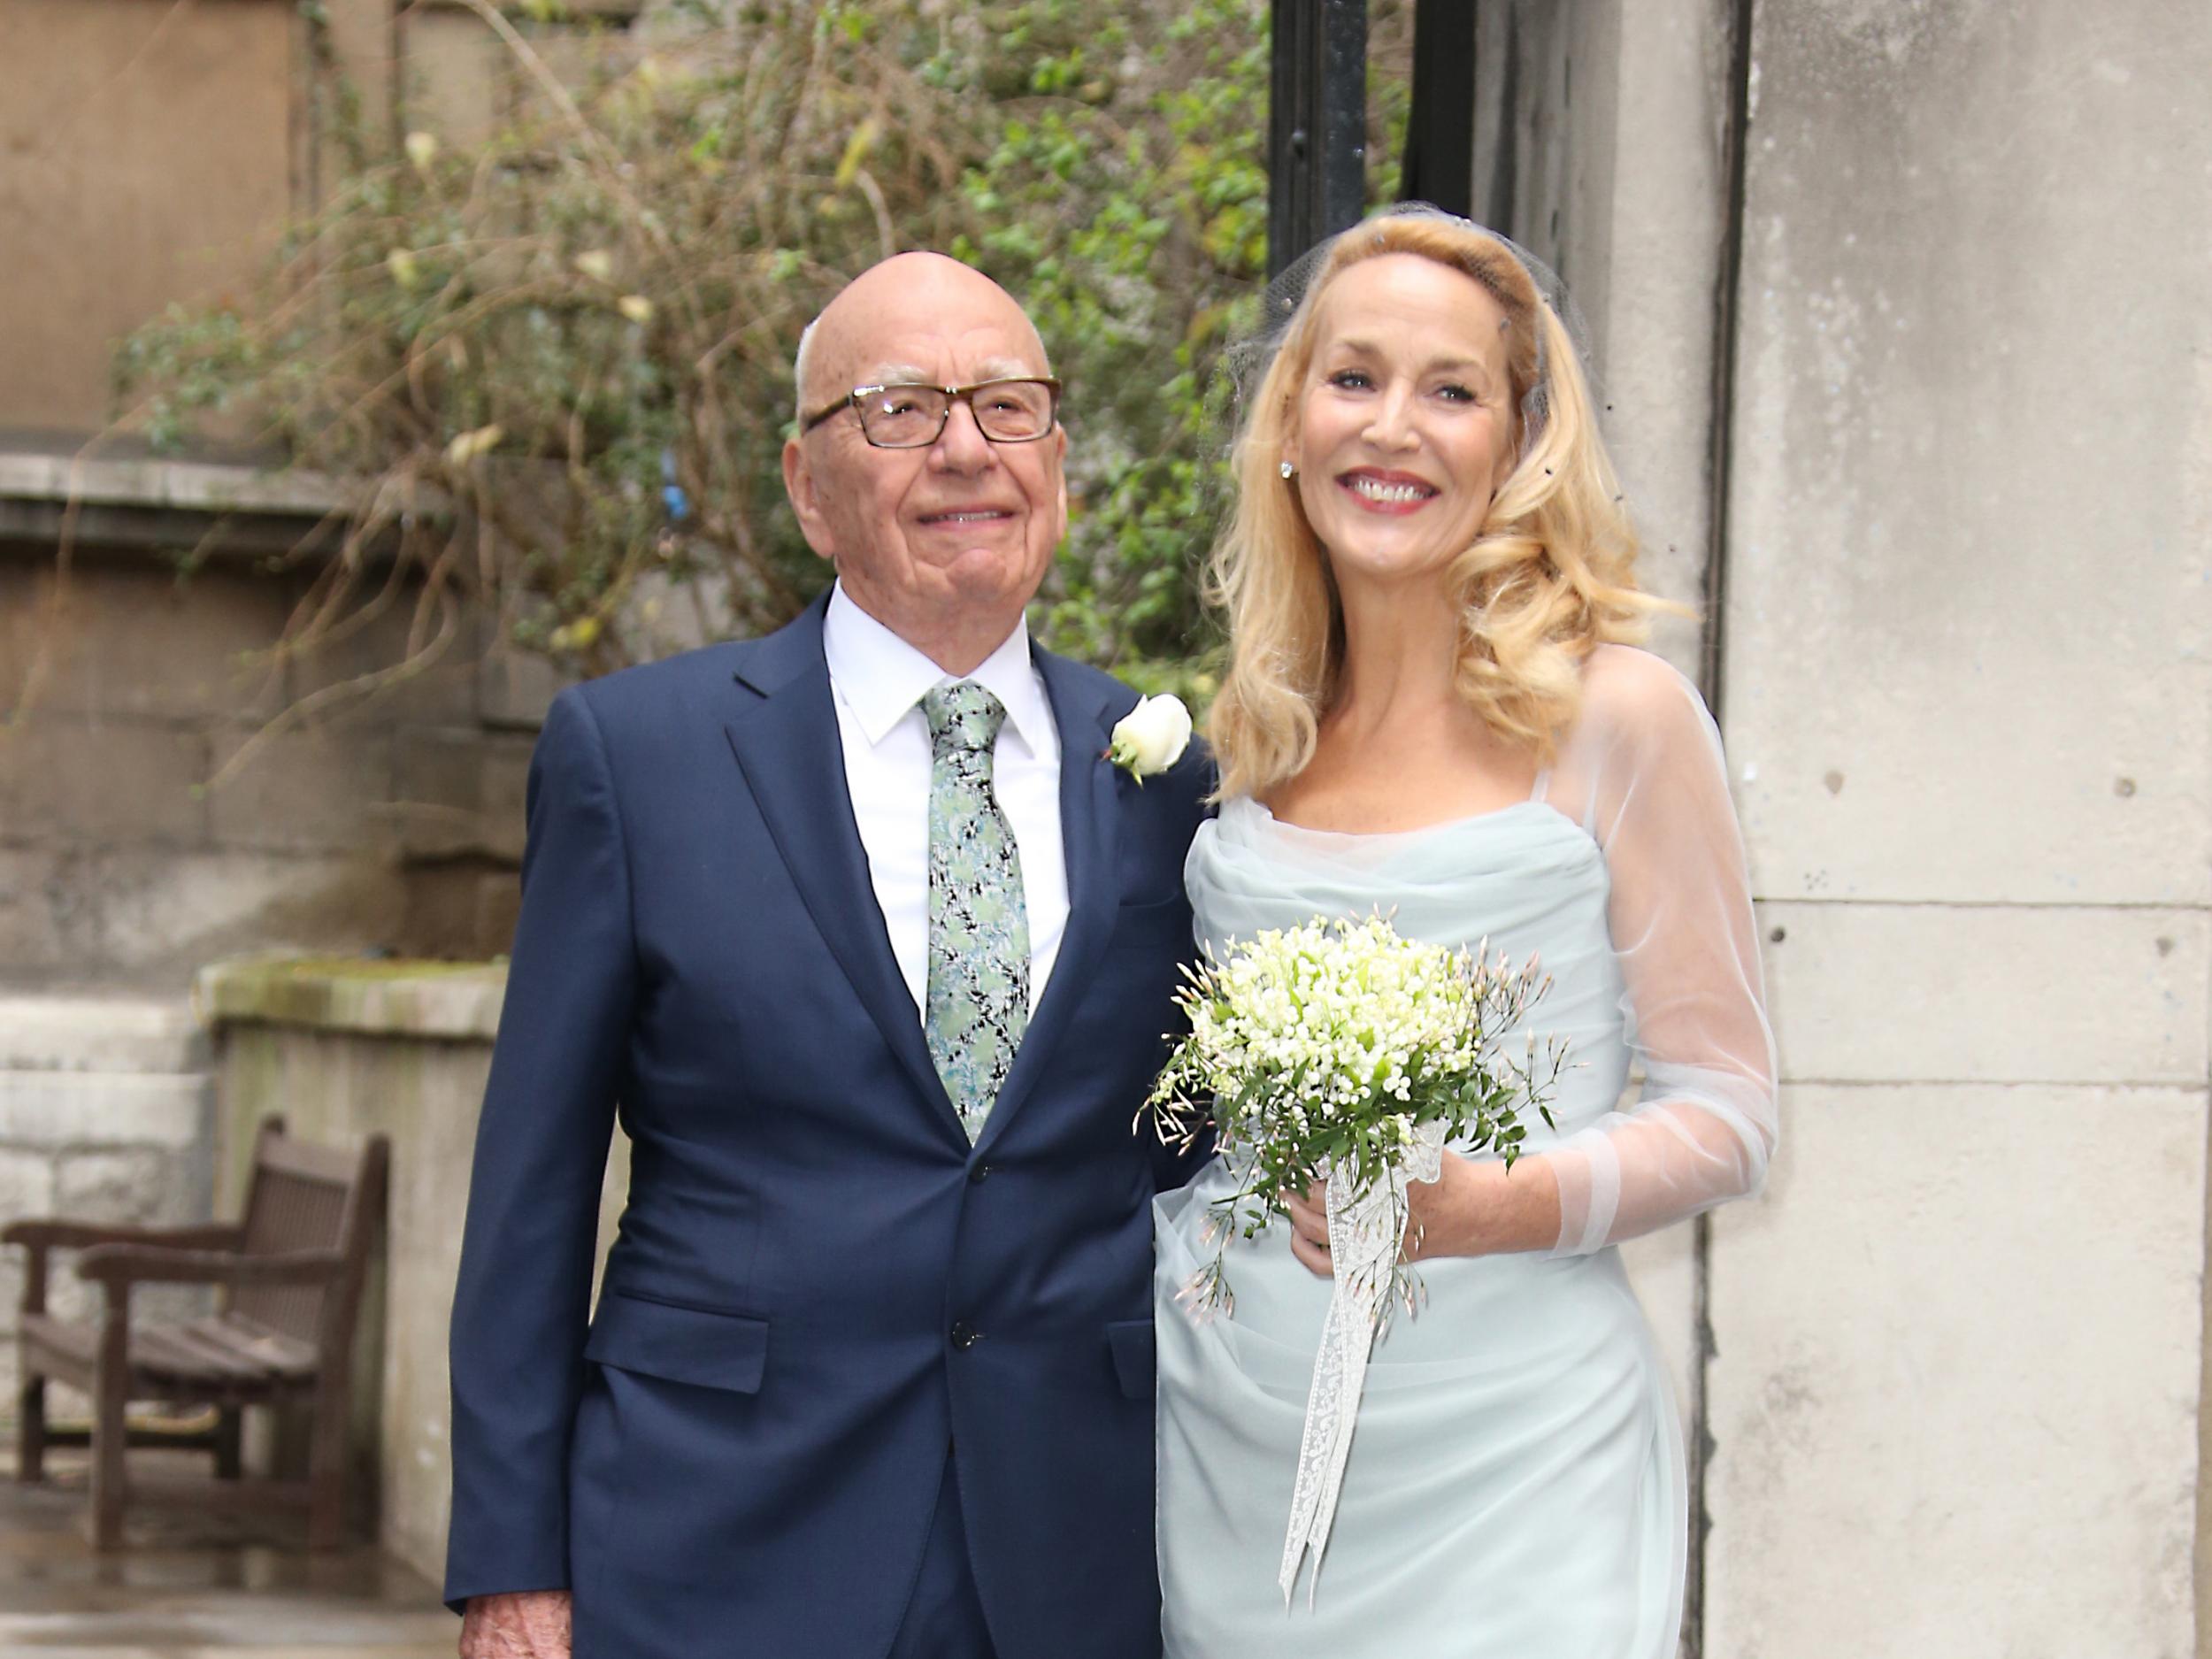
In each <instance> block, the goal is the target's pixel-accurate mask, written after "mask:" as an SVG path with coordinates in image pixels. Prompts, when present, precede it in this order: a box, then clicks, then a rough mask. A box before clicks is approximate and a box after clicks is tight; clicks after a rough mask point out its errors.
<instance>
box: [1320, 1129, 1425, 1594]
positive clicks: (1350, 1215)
mask: <svg viewBox="0 0 2212 1659" xmlns="http://www.w3.org/2000/svg"><path fill="white" fill-rule="evenodd" d="M1443 1152H1444V1125H1442V1124H1440V1123H1431V1124H1424V1125H1421V1127H1420V1128H1419V1130H1418V1131H1417V1139H1416V1140H1415V1142H1414V1144H1413V1146H1412V1148H1410V1149H1409V1151H1408V1153H1407V1155H1406V1158H1405V1161H1404V1162H1403V1163H1402V1164H1397V1165H1395V1166H1394V1167H1393V1168H1392V1169H1391V1171H1390V1173H1389V1176H1388V1178H1387V1179H1384V1180H1381V1181H1379V1182H1377V1183H1376V1184H1375V1185H1374V1186H1373V1187H1371V1188H1369V1189H1368V1190H1367V1191H1366V1192H1365V1193H1363V1194H1359V1195H1358V1196H1356V1197H1355V1196H1354V1195H1353V1193H1352V1189H1351V1181H1350V1179H1349V1178H1348V1176H1347V1175H1346V1173H1345V1172H1344V1171H1342V1170H1332V1171H1330V1172H1329V1187H1328V1194H1329V1262H1330V1264H1331V1266H1332V1268H1333V1271H1334V1272H1335V1274H1336V1279H1335V1287H1334V1289H1333V1290H1332V1292H1331V1293H1330V1295H1329V1316H1328V1317H1327V1319H1326V1320H1325V1321H1324V1322H1323V1324H1322V1326H1321V1349H1320V1352H1319V1353H1318V1354H1317V1355H1316V1356H1314V1362H1313V1391H1312V1392H1311V1393H1310V1394H1308V1395H1307V1396H1306V1428H1305V1433H1304V1434H1303V1436H1302V1438H1301V1439H1300V1440H1299V1444H1298V1483H1297V1486H1295V1487H1294V1489H1293V1491H1292V1494H1291V1500H1290V1530H1289V1532H1288V1533H1287V1535H1286V1537H1285V1538H1284V1540H1283V1566H1282V1571H1281V1574H1280V1575H1279V1582H1280V1583H1281V1585H1282V1586H1283V1604H1284V1605H1285V1606H1286V1607H1287V1606H1288V1605H1289V1604H1290V1598H1291V1592H1292V1590H1293V1589H1294V1587H1295V1586H1296V1585H1297V1582H1298V1571H1299V1567H1300V1564H1301V1563H1302V1562H1303V1561H1304V1560H1305V1557H1306V1553H1307V1552H1308V1551H1309V1550H1310V1551H1311V1552H1312V1553H1313V1578H1312V1579H1311V1580H1310V1581H1309V1582H1308V1584H1307V1586H1306V1602H1307V1605H1308V1606H1311V1605H1312V1603H1313V1597H1314V1593H1315V1591H1316V1589H1317V1587H1318V1586H1319V1584H1320V1579H1321V1556H1322V1552H1323V1551H1324V1550H1325V1549H1327V1548H1328V1546H1329V1528H1330V1525H1332V1524H1333V1522H1334V1521H1335V1519H1336V1500H1337V1494H1338V1493H1339V1492H1340V1490H1341V1489H1342V1487H1343V1485H1344V1462H1345V1459H1346V1458H1348V1457H1349V1456H1350V1455H1351V1453H1352V1429H1353V1426H1354V1425H1355V1424H1356V1421H1357V1420H1358V1417H1359V1402H1360V1394H1362V1392H1363V1390H1364V1389H1365V1387H1366V1385H1367V1360H1368V1356H1369V1355H1370V1354H1371V1352H1372V1350H1373V1348H1374V1345H1375V1331H1376V1327H1377V1325H1378V1324H1379V1317H1378V1316H1379V1314H1381V1313H1382V1312H1383V1311H1385V1310H1384V1308H1383V1298H1384V1296H1386V1294H1388V1293H1389V1288H1390V1279H1391V1273H1390V1269H1391V1264H1392V1263H1393V1262H1394V1261H1395V1260H1396V1258H1397V1255H1398V1248H1399V1244H1400V1241H1401V1240H1402V1238H1403V1237H1404V1233H1405V1217H1406V1188H1407V1187H1408V1186H1409V1184H1410V1183H1412V1182H1414V1181H1432V1180H1434V1179H1436V1178H1437V1177H1438V1175H1439V1174H1440V1173H1441V1172H1442V1170H1443Z"/></svg>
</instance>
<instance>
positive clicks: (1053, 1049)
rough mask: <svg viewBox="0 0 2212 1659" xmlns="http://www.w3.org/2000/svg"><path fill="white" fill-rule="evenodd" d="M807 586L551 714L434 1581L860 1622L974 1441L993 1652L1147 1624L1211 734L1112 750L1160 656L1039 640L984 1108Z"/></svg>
mask: <svg viewBox="0 0 2212 1659" xmlns="http://www.w3.org/2000/svg"><path fill="white" fill-rule="evenodd" d="M822 609H823V608H822V607H821V606H820V605H817V606H815V607H814V608H813V609H812V610H810V611H809V612H808V613H807V614H806V615H805V616H803V618H801V619H800V620H798V621H797V622H795V623H793V624H792V625H791V626H788V627H787V628H785V629H783V630H781V631H780V632H779V633H777V634H773V635H771V636H770V637H768V638H765V639H762V640H756V641H745V642H742V643H738V644H731V645H722V646H715V647H710V648H709V649H705V650H701V651H695V652H692V653H690V654H688V655H687V656H684V657H677V658H674V659H672V660H670V661H668V662H664V663H661V664H654V665H652V666H649V667H645V668H639V669H634V670H632V671H629V672H624V673H618V674H615V675H612V676H611V677H609V678H607V679H604V680H598V681H595V682H593V683H591V684H588V685H583V686H578V687H572V688H571V689H570V690H567V691H565V692H564V693H562V694H561V695H560V696H559V697H558V698H557V699H556V700H555V703H554V704H553V708H552V710H551V712H550V714H549V718H548V719H547V722H546V726H545V729H544V733H543V734H542V736H541V740H540V741H539V744H538V749H537V753H536V756H535V757H534V761H533V764H532V767H531V775H530V790H529V841H528V848H527V851H526V856H525V860H524V869H523V905H522V914H521V919H520V923H519V926H518V930H517V933H516V939H515V949H514V955H513V960H512V965H511V969H510V971H509V979H508V987H507V995H506V1004H505V1010H504V1012H503V1015H502V1017H501V1024H500V1030H499V1040H498V1043H497V1046H496V1048H495V1054H494V1057H493V1062H492V1071H491V1077H490V1081H489V1085H488V1089H487V1092H486V1095H485V1101H484V1110H483V1118H482V1122H481V1125H480V1129H479V1133H478V1138H477V1145H476V1161H475V1172H474V1178H473V1182H472V1187H471V1190H470V1194H469V1209H468V1222H467V1229H466V1233H465V1240H464V1245H463V1250H462V1257H461V1270H460V1283H459V1287H458V1290H457V1295H456V1299H455V1303H454V1313H453V1328H452V1370H453V1517H452V1530H451V1535H450V1539H451V1541H450V1546H449V1561H448V1576H447V1580H446V1594H447V1598H448V1600H449V1601H452V1602H454V1603H455V1604H458V1603H459V1602H460V1601H461V1600H462V1599H463V1598H465V1597H467V1596H470V1595H473V1594H488V1593H492V1592H497V1591H506V1590H526V1589H537V1588H560V1587H566V1588H568V1589H570V1590H571V1591H572V1593H573V1594H574V1597H575V1653H576V1655H577V1659H659V1656H661V1655H667V1659H679V1656H680V1659H699V1656H700V1655H807V1656H808V1659H816V1656H819V1659H842V1656H844V1655H853V1656H854V1659H874V1656H875V1655H882V1654H884V1653H885V1652H886V1651H887V1649H888V1647H889V1646H890V1644H891V1640H892V1638H893V1635H894V1633H895V1630H896V1628H897V1625H898V1623H899V1620H900V1618H901V1617H902V1613H903V1611H904V1609H905V1606H906V1601H907V1598H908V1594H909V1592H910V1588H911V1586H912V1585H913V1582H914V1578H915V1575H916V1573H917V1572H918V1569H919V1565H920V1560H921V1555H922V1548H923V1543H924V1539H925V1536H926V1531H927V1528H928V1525H929V1523H930V1517H931V1515H932V1511H933V1505H934V1503H935V1500H936V1497H937V1488H938V1483H939V1481H940V1479H941V1476H942V1474H943V1471H944V1469H945V1466H946V1461H947V1450H948V1448H949V1447H950V1448H953V1449H954V1454H955V1455H956V1460H957V1466H958V1478H959V1482H960V1491H961V1497H962V1502H963V1507H964V1514H965V1518H966V1525H967V1534H968V1542H969V1547H970V1555H971V1558H972V1563H973V1568H974V1572H975V1578H976V1582H977V1587H978V1589H979V1593H980V1594H981V1597H982V1601H983V1605H984V1608H985V1610H986V1612H987V1616H988V1618H989V1621H990V1624H991V1628H992V1631H993V1632H994V1636H995V1640H996V1641H997V1643H998V1644H999V1647H1000V1651H1001V1653H1002V1655H1004V1659H1032V1656H1034V1659H1048V1656H1049V1659H1080V1656H1082V1655H1097V1659H1132V1656H1133V1655H1148V1654H1153V1653H1156V1652H1157V1650H1158V1644H1159V1634H1158V1596H1159V1591H1158V1585H1157V1582H1156V1576H1155V1568H1154V1557H1153V1440H1152V1436H1153V1416H1152V1396H1153V1339H1152V1324H1151V1299H1150V1289H1149V1281H1150V1271H1151V1261H1152V1240H1151V1224H1150V1215H1149V1201H1150V1199H1151V1196H1152V1194H1153V1192H1154V1191H1155V1189H1156V1186H1157V1185H1159V1184H1162V1183H1164V1182H1167V1181H1172V1180H1176V1179H1181V1177H1182V1175H1183V1174H1184V1173H1185V1172H1186V1171H1183V1170H1182V1169H1180V1168H1178V1167H1176V1166H1175V1165H1174V1164H1172V1163H1171V1161H1170V1160H1167V1159H1165V1158H1164V1157H1163V1156H1161V1154H1160V1152H1159V1149H1158V1148H1157V1145H1156V1141H1154V1139H1153V1138H1152V1137H1151V1135H1150V1133H1149V1131H1148V1129H1147V1130H1141V1131H1133V1127H1132V1124H1133V1118H1135V1116H1136V1114H1137V1112H1138V1110H1139V1109H1140V1107H1141V1104H1142V1102H1143V1100H1144V1097H1145V1094H1146V1090H1147V1087H1148V1084H1149V1082H1150V1080H1151V1079H1152V1077H1153V1075H1154V1073H1155V1071H1156V1070H1157V1068H1158V1066H1159V1064H1161V1062H1162V1060H1163V1059H1164V1051H1165V1040H1164V1038H1163V1035H1162V1033H1164V1032H1165V1031H1167V1030H1169V1029H1170V1027H1171V1023H1172V1019H1173V1010H1172V1008H1171V1000H1170V999H1171V994H1172V992H1173V990H1174V987H1175V985H1176V980H1177V974H1178V969H1179V964H1181V963H1183V962H1184V961H1186V960H1187V959H1188V958H1189V957H1190V956H1192V954H1193V947H1192V943H1191V916H1190V910H1189V907H1188V904H1187V901H1186V899H1185V897H1184V894H1183V887H1182V879H1181V872H1182V864H1183V857H1184V854H1185V852H1186V850H1187V848H1188V846H1189V843H1190V840H1191V837H1192V834H1193V833H1194V830H1195V829H1196V827H1197V825H1198V822H1199V819H1200V818H1201V817H1202V812H1203V808H1202V797H1203V795H1204V794H1205V792H1206V790H1207V788H1208V787H1210V766H1209V765H1208V764H1207V762H1206V761H1205V760H1204V758H1203V757H1202V755H1201V753H1200V752H1199V749H1198V747H1197V746H1196V745H1194V746H1193V748H1192V750H1191V752H1190V753H1188V754H1187V755H1186V756H1185V757H1184V758H1183V760H1182V761H1181V762H1180V763H1179V764H1178V765H1177V766H1175V767H1174V768H1173V769H1171V771H1169V772H1165V773H1163V774H1161V775H1159V776H1157V777H1155V778H1152V779H1148V780H1146V781H1145V782H1144V784H1143V785H1142V786H1140V785H1139V784H1138V783H1137V782H1136V780H1133V779H1132V778H1131V777H1129V776H1128V775H1127V774H1126V773H1125V772H1122V771H1121V770H1120V769H1118V768H1117V767H1115V766H1114V765H1112V764H1110V762H1108V761H1107V760H1106V759H1105V757H1104V750H1105V749H1106V745H1107V738H1108V733H1109V731H1110V728H1111V726H1113V724H1114V722H1115V721H1116V720H1118V718H1120V717H1121V716H1122V715H1124V714H1125V713H1126V712H1127V711H1128V710H1129V709H1130V708H1131V706H1132V705H1133V703H1134V702H1135V694H1134V693H1133V692H1131V691H1130V690H1128V689H1127V688H1126V687H1123V686H1122V685H1120V684H1119V683H1118V681H1116V680H1112V679H1111V678H1110V677H1109V676H1107V675H1104V674H1102V673H1099V672H1095V671H1094V670H1091V669H1088V668H1085V667H1082V666H1080V665H1079V664H1074V663H1071V662H1068V661H1066V660H1064V659H1063V658H1060V657H1054V656H1052V655H1050V654H1049V653H1047V652H1043V651H1039V652H1037V653H1036V655H1035V661H1036V664H1037V666H1038V670H1039V672H1040V673H1041V675H1042V677H1043V679H1044V681H1045V685H1046V687H1047V690H1048V694H1049V696H1050V699H1051V703H1052V708H1053V712H1054V716H1055V718H1056V720H1057V721H1058V723H1059V727H1060V734H1061V740H1062V750H1063V759H1062V775H1061V814H1062V820H1063V823H1062V830H1063V835H1064V840H1065V842H1066V851H1067V865H1068V885H1069V898H1070V905H1071V909H1070V913H1069V917H1068V923H1067V931H1066V934H1065V939H1064V944H1063V946H1062V949H1061V955H1060V956H1059V959H1058V963H1057V964H1056V967H1055V968H1054V971H1053V973H1052V976H1051V978H1050V979H1049V980H1048V983H1047V985H1046V987H1045V988H1044V992H1043V994H1042V995H1041V998H1040V999H1039V1002H1038V1004H1037V1007H1036V1009H1035V1010H1034V1012H1033V1016H1032V1018H1031V1022H1030V1025H1029V1028H1028V1031H1027V1033H1026V1035H1025V1038H1024V1040H1023V1042H1022V1045H1021V1048H1020V1050H1019V1053H1018V1057H1017V1059H1016V1063H1015V1065H1014V1068H1013V1071H1012V1072H1011V1074H1010V1076H1009V1077H1008V1078H1007V1079H1006V1083H1005V1086H1004V1087H1003V1088H1002V1091H1001V1093H1000V1095H999V1098H998V1101H997V1103H996V1106H995V1109H994V1110H993V1112H992V1114H991V1117H990V1120H989V1122H988V1124H987V1125H986V1127H985V1129H984V1131H983V1133H982V1136H981V1138H980V1140H979V1141H978V1142H977V1143H976V1144H975V1145H974V1146H972V1147H971V1146H970V1145H969V1143H968V1140H967V1136H966V1134H965V1133H964V1131H963V1130H962V1128H961V1125H960V1121H959V1118H958V1117H957V1115H956V1113H955V1111H954V1110H953V1107H952V1104H951V1102H950V1101H949V1099H948V1098H947V1097H946V1094H945V1092H944V1089H943V1087H941V1084H940V1083H939V1081H938V1079H937V1076H936V1073H935V1071H934V1070H933V1067H932V1065H931V1063H930V1059H929V1055H928V1051H927V1049H926V1046H925V1044H924V1041H923V1035H922V1030H921V1023H920V1018H919V1016H918V1014H917V1012H916V1010H915V1008H914V1003H913V1000H912V998H911V997H910V995H909V994H908V992H907V990H906V988H905V986H904V984H903V982H902V979H900V976H899V972H898V967H897V964H896V963H895V960H894V958H893V956H892V951H891V946H890V941H889V939H888V937H887V934H886V933H885V930H884V926H883V920H882V916H881V912H880V911H879V909H878V907H877V905H876V902H875V898H874V895H873V893H872V889H871V887H870V885H869V879H868V870H867V864H866V857H865V855H864V852H863V850H862V848H861V843H860V839H859V834H858V832H857V830H856V827H855V825H854V820H853V814H852V809H851V805H850V802H849V797H848V795H847V791H846V784H845V773H844V764H843V755H842V750H841V746H840V741H839V737H838V733H837V726H836V719H835V714H834V711H833V704H832V702H831V690H830V684H829V676H828V671H827V668H826V665H825V664H824V660H823V655H822ZM617 1102H619V1106H618V1104H617ZM618 1110H619V1114H620V1118H621V1123H622V1126H623V1128H624V1129H625V1130H626V1132H627V1133H628V1135H629V1137H630V1140H631V1142H632V1154H631V1177H630V1192H629V1202H628V1207H627V1208H626V1210H625V1211H624V1213H623V1217H622V1223H621V1231H620V1235H619V1237H618V1240H617V1241H616V1243H615V1245H614V1247H613V1248H612V1250H611V1252H610V1254H609V1256H608V1258H607V1262H606V1267H605V1275H604V1280H603V1287H602V1292H601V1294H600V1297H599V1301H598V1305H597V1308H596V1310H595V1311H593V1310H591V1308H590V1290H591V1279H592V1271H593V1266H594V1256H595V1231H596V1229H595V1215H596V1210H597V1207H598V1201H599V1192H600V1185H601V1180H602V1175H603V1166H604V1160H605V1154H606V1150H607V1147H608V1143H609V1140H610V1136H611V1127H612V1124H613V1121H614V1119H615V1117H616V1114H617V1111H618Z"/></svg>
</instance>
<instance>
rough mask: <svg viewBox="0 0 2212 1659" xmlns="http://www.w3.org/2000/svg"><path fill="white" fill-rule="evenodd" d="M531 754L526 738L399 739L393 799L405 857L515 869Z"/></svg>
mask: <svg viewBox="0 0 2212 1659" xmlns="http://www.w3.org/2000/svg"><path fill="white" fill-rule="evenodd" d="M532 747H533V745H532V741H531V740H530V739H527V738H525V737H522V736H519V735H515V734H506V733H498V734H488V733H481V732H476V731H426V730H410V731H407V732H404V733H402V734H401V738H400V742H399V749H398V760H397V781H396V785H395V787H394V794H395V796H396V805H395V811H396V815H397V817H398V820H399V826H400V835H401V840H402V843H403V845H404V846H405V848H406V849H407V850H408V852H410V853H411V854H414V855H417V856H429V857H452V856H458V855H464V854H480V855H483V856H490V857H495V858H500V859H505V860H512V861H519V860H520V859H521V857H522V846H523V832H524V829H525V817H524V803H525V797H526V788H527V785H528V781H529V772H530V751H531V749H532Z"/></svg>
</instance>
